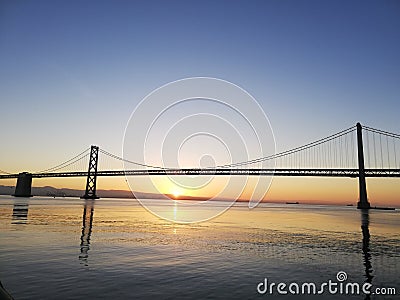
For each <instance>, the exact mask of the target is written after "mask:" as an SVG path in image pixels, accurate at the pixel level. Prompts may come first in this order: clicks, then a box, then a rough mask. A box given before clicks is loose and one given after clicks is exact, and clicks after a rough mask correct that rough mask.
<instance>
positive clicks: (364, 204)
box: [356, 123, 371, 209]
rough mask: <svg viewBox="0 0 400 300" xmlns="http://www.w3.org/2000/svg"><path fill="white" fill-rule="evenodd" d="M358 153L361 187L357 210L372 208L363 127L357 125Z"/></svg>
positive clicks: (359, 183) (359, 185)
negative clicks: (366, 170)
mask: <svg viewBox="0 0 400 300" xmlns="http://www.w3.org/2000/svg"><path fill="white" fill-rule="evenodd" d="M356 128H357V152H358V187H359V197H360V199H359V201H358V203H357V208H360V209H368V208H370V207H371V205H370V204H369V201H368V197H367V185H366V183H365V168H364V149H363V138H362V126H361V124H360V123H357V125H356Z"/></svg>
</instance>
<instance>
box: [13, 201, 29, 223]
mask: <svg viewBox="0 0 400 300" xmlns="http://www.w3.org/2000/svg"><path fill="white" fill-rule="evenodd" d="M28 211H29V199H28V198H20V199H16V200H15V201H14V207H13V213H12V222H11V223H12V224H26V223H27V221H28Z"/></svg>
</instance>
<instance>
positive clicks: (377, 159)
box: [0, 123, 400, 209]
mask: <svg viewBox="0 0 400 300" xmlns="http://www.w3.org/2000/svg"><path fill="white" fill-rule="evenodd" d="M355 138H356V139H355ZM399 149H400V134H396V133H390V132H386V131H383V130H379V129H374V128H371V127H368V126H361V124H360V123H357V124H356V125H355V126H352V127H350V128H348V129H346V130H342V131H340V132H337V133H335V134H333V135H330V136H327V137H324V138H322V139H319V140H317V141H314V142H312V143H308V144H306V145H302V146H300V147H296V148H293V149H290V150H287V151H283V152H279V153H276V154H273V155H270V156H266V157H260V158H256V159H253V160H249V161H245V162H237V163H232V164H229V165H222V166H217V167H215V168H203V169H200V168H183V169H177V168H163V167H159V166H149V165H144V164H141V163H137V162H133V161H129V160H126V159H124V158H122V157H119V156H116V155H114V154H112V153H110V152H107V151H105V150H103V149H100V148H99V147H98V146H91V148H90V149H86V150H85V151H83V152H82V153H80V154H78V155H77V156H75V157H73V158H71V159H69V160H67V161H64V162H63V163H61V164H59V165H56V166H54V167H52V168H49V169H46V170H43V171H40V172H32V173H29V172H22V173H19V174H11V173H7V172H5V171H2V170H0V179H11V178H15V179H17V184H16V187H15V193H14V196H15V197H31V196H32V195H31V186H32V179H33V178H50V177H52V178H53V177H86V189H85V193H84V195H83V196H82V197H81V198H83V199H98V198H99V197H98V196H97V194H96V183H97V177H98V176H167V175H171V176H187V175H207V176H210V175H220V176H234V175H235V176H318V177H350V178H358V187H359V199H358V202H357V208H359V209H369V208H371V205H370V203H369V200H368V196H367V185H366V178H367V177H370V178H371V177H378V178H383V177H397V178H399V177H400V154H399V151H398V150H399ZM100 153H101V154H102V155H101V160H102V163H101V165H103V163H104V162H105V161H104V159H107V160H111V163H115V162H118V166H117V168H116V169H110V168H108V167H107V168H105V169H104V170H98V166H99V156H100ZM86 159H88V160H89V163H88V164H87V163H86ZM121 161H123V162H125V165H127V164H132V165H134V166H135V168H134V169H126V170H121V169H120V163H121ZM268 161H270V162H272V161H273V162H274V165H275V168H271V169H267V168H257V166H259V165H260V163H261V162H268ZM107 163H110V161H107ZM105 165H106V164H104V166H105ZM67 167H68V168H67ZM71 168H74V169H73V170H75V171H71ZM86 168H87V169H86ZM103 168H104V167H103ZM85 169H86V170H87V171H84V170H85Z"/></svg>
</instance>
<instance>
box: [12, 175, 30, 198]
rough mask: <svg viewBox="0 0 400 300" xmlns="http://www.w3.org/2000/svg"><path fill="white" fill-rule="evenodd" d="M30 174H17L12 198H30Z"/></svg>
mask: <svg viewBox="0 0 400 300" xmlns="http://www.w3.org/2000/svg"><path fill="white" fill-rule="evenodd" d="M31 188H32V174H31V173H28V172H22V173H19V174H18V179H17V185H16V187H15V193H14V195H13V196H14V197H32V195H31Z"/></svg>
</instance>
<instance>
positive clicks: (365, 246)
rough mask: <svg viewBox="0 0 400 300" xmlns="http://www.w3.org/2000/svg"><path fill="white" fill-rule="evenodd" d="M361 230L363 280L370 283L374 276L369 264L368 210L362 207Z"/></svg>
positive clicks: (368, 296)
mask: <svg viewBox="0 0 400 300" xmlns="http://www.w3.org/2000/svg"><path fill="white" fill-rule="evenodd" d="M361 231H362V236H363V238H362V253H363V256H364V267H365V282H368V283H370V284H372V279H373V278H374V276H373V275H372V273H373V269H372V264H371V250H370V248H369V240H370V237H371V236H370V233H369V210H368V209H362V210H361ZM370 297H371V296H370V295H366V296H365V299H371V298H370Z"/></svg>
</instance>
